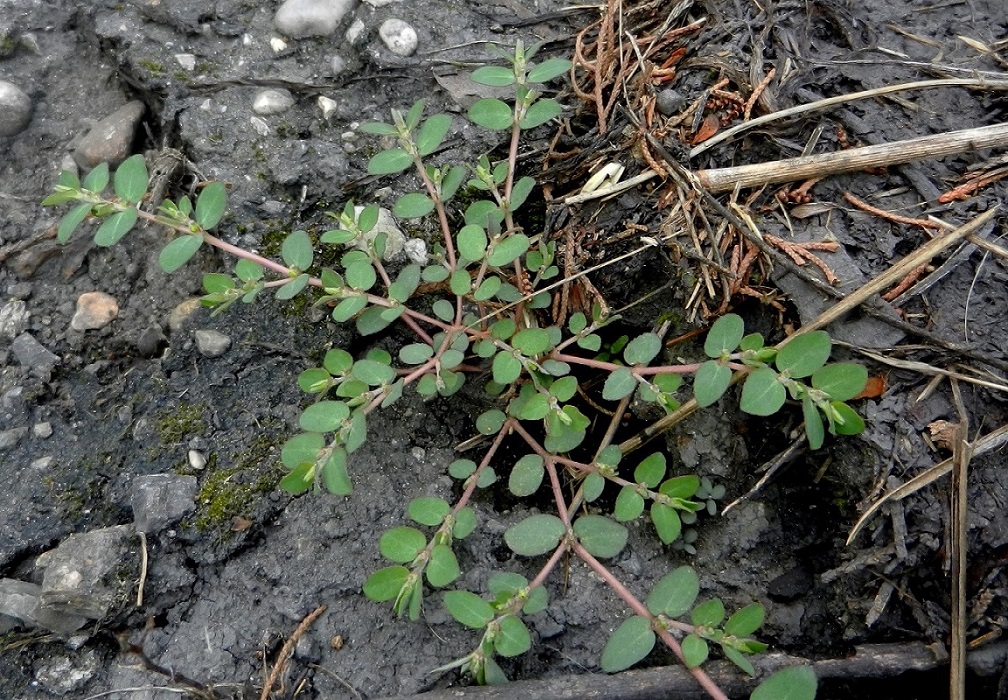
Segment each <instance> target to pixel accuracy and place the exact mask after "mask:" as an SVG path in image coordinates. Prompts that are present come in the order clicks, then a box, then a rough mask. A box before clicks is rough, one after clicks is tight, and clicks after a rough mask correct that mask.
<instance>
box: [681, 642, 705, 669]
mask: <svg viewBox="0 0 1008 700" xmlns="http://www.w3.org/2000/svg"><path fill="white" fill-rule="evenodd" d="M682 653H683V660H684V661H685V662H686V668H696V667H698V666H700V665H701V664H702V663H703V662H704V661H706V660H707V655H708V654H709V653H710V649H709V647H708V646H707V642H706V641H704V640H703V639H701V638H700V637H698V636H696V635H695V634H688V635H686V638H685V639H683V640H682Z"/></svg>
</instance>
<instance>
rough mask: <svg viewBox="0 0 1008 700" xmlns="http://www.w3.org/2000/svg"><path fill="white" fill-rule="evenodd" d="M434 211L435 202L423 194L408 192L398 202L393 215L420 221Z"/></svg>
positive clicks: (393, 209)
mask: <svg viewBox="0 0 1008 700" xmlns="http://www.w3.org/2000/svg"><path fill="white" fill-rule="evenodd" d="M432 211H434V200H432V199H431V198H430V197H428V196H427V195H426V194H424V193H423V192H407V193H406V194H404V195H403V196H402V197H400V198H399V199H397V200H396V203H395V206H394V207H393V208H392V213H393V214H395V215H396V216H398V217H399V218H400V219H419V218H420V217H421V216H427V215H428V214H430V213H431V212H432Z"/></svg>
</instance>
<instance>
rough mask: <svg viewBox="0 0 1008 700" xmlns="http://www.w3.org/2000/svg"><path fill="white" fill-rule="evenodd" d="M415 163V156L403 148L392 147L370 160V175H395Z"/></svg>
mask: <svg viewBox="0 0 1008 700" xmlns="http://www.w3.org/2000/svg"><path fill="white" fill-rule="evenodd" d="M411 165H413V158H412V156H410V154H409V153H407V152H406V151H404V150H403V149H401V148H390V149H388V150H387V151H381V152H380V153H376V154H375V155H374V156H372V158H371V160H369V161H368V174H369V175H394V174H396V173H401V172H402V171H403V170H406V168H408V167H410V166H411Z"/></svg>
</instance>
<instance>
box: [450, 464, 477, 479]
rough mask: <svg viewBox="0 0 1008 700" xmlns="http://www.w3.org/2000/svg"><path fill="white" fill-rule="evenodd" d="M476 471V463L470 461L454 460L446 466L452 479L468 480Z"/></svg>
mask: <svg viewBox="0 0 1008 700" xmlns="http://www.w3.org/2000/svg"><path fill="white" fill-rule="evenodd" d="M475 471H476V462H474V461H472V460H471V459H456V460H455V461H454V462H452V463H451V464H449V465H448V474H450V475H451V477H452V478H454V479H468V478H469V477H470V476H472V474H473V472H475Z"/></svg>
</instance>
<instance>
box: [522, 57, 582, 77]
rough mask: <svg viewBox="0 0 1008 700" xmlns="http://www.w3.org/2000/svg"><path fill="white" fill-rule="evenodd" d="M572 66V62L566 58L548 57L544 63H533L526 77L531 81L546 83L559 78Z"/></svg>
mask: <svg viewBox="0 0 1008 700" xmlns="http://www.w3.org/2000/svg"><path fill="white" fill-rule="evenodd" d="M570 68H571V62H570V61H568V60H567V59H566V58H547V59H546V60H545V61H543V62H542V63H539V64H537V65H533V66H532V67H531V68H530V69H529V72H528V74H527V75H526V77H525V79H526V80H527V81H528V82H530V83H545V82H546V81H548V80H552V79H553V78H557V77H559V76H561V75H563V74H564V73H566V72H567V71H569V70H570Z"/></svg>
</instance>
